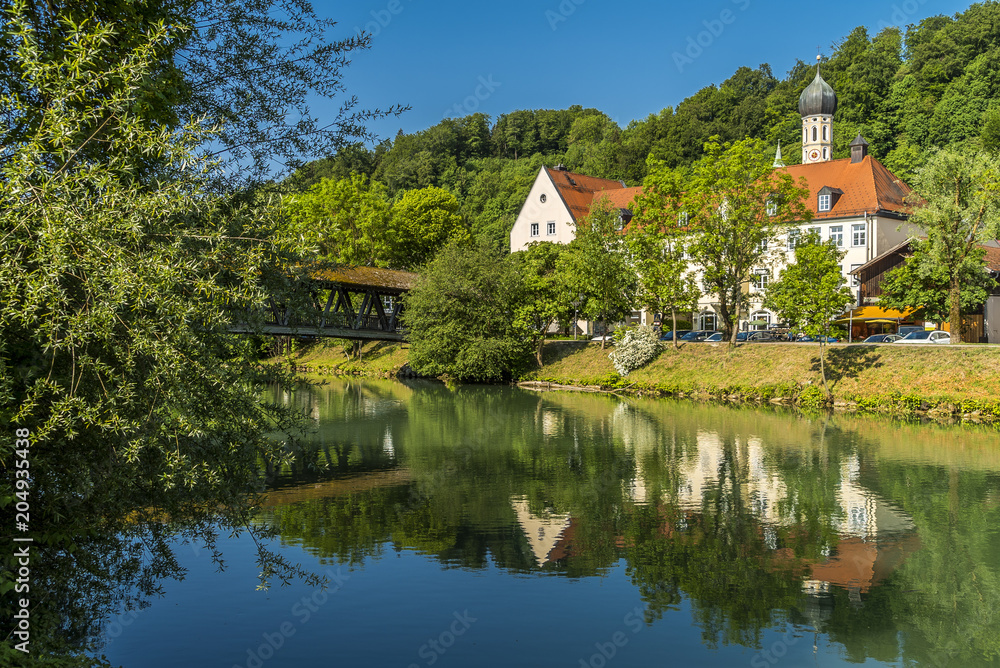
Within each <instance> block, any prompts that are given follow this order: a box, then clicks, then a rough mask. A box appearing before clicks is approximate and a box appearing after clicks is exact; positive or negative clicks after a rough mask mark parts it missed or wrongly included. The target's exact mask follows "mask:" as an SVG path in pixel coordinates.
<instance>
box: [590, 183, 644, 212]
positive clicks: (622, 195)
mask: <svg viewBox="0 0 1000 668" xmlns="http://www.w3.org/2000/svg"><path fill="white" fill-rule="evenodd" d="M640 193H642V186H639V187H637V188H619V189H618V190H601V191H600V192H596V193H594V195H593V202H594V203H595V204H596V203H597V202H598V201H599V200H606V201H607V202H609V203H610V204H611V206H613V207H614V208H616V209H629V210H631V209H632V200H634V199H635V197H636V195H639V194H640Z"/></svg>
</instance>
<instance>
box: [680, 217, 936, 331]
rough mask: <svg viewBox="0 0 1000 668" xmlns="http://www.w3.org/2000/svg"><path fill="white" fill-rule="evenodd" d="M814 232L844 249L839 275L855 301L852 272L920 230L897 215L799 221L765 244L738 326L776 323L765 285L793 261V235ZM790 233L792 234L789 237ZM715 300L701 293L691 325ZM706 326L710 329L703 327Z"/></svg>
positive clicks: (855, 284) (709, 311)
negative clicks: (764, 256) (746, 310)
mask: <svg viewBox="0 0 1000 668" xmlns="http://www.w3.org/2000/svg"><path fill="white" fill-rule="evenodd" d="M810 232H816V233H817V234H818V235H819V237H820V240H821V241H835V242H837V245H838V246H839V247H840V249H841V250H842V251H845V254H844V257H843V259H842V260H841V261H840V269H841V275H842V276H843V277H844V282H845V285H847V286H848V287H850V289H851V292H853V293H854V298H855V304H857V298H858V290H859V285H858V282H857V278H856V277H854V276H851V272H852V271H854V270H855V269H857V268H858V267H860V266H861V265H863V264H865V263H866V262H868V261H869V260H871V259H873V258H875V257H877V256H879V255H881V254H882V253H884V252H885V251H887V250H889V249H890V248H894V247H895V246H897V245H898V244H900V243H902V242H904V241H906V240H907V239H908V238H910V237H911V236H915V235H917V234H919V228H917V227H915V226H913V225H910V224H909V223H906V222H903V221H900V220H899V219H898V218H890V217H886V216H870V215H863V216H861V217H859V218H834V219H821V220H816V221H812V222H810V223H804V224H802V225H798V226H796V227H794V228H792V229H791V230H790V234H787V233H786V234H783V235H781V236H780V237H778V238H776V239H774V240H772V241H771V242H770V243H769V244H768V250H769V251H770V252H769V259H768V260H767V261H765V262H762V263H761V266H759V267H757V268H756V269H755V271H754V272H753V274H755V275H752V276H751V277H750V281H749V282H748V284H747V290H748V291H749V293H750V312H749V313H745V314H742V315H741V317H740V328H741V329H747V328H749V329H767V327H768V326H774V325H776V324H777V323H778V318H777V315H776V314H774V313H772V312H771V311H769V310H767V309H765V308H763V305H762V302H763V300H764V295H765V291H766V289H767V285H768V284H769V283H771V282H772V281H774V280H777V279H778V278H780V277H781V272H782V271H783V270H784V268H785V267H786V266H787V265H788V264H790V263H792V262H794V261H795V235H800V236H801V235H806V234H809V233H810ZM790 237H791V238H790ZM755 279H756V280H755ZM716 306H717V301H716V300H715V299H714V297H713V296H712V295H703V296H702V299H701V301H700V302H699V312H698V313H697V314H696V321H695V322H694V323H692V324H693V325H694V326H696V327H698V326H700V325H699V323H700V322H701V320H702V319H707V320H711V319H712V318H713V317H714V316H715V314H716V311H715V308H716ZM759 320H766V321H767V323H768V324H767V325H754V326H750V325H749V324H748V323H749V322H751V321H759ZM705 329H710V328H709V327H705Z"/></svg>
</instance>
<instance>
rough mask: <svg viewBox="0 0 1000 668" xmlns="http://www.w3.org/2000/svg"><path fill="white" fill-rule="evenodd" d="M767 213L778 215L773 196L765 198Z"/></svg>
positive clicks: (776, 204)
mask: <svg viewBox="0 0 1000 668" xmlns="http://www.w3.org/2000/svg"><path fill="white" fill-rule="evenodd" d="M767 215H769V216H777V215H778V203H777V202H775V201H774V198H772V197H768V198H767Z"/></svg>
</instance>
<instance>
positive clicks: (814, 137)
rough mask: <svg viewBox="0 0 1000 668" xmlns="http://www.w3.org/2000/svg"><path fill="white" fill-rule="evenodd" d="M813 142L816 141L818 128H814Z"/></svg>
mask: <svg viewBox="0 0 1000 668" xmlns="http://www.w3.org/2000/svg"><path fill="white" fill-rule="evenodd" d="M813 141H816V126H815V125H814V126H813Z"/></svg>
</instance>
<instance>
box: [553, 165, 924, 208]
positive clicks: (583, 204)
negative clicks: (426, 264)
mask: <svg viewBox="0 0 1000 668" xmlns="http://www.w3.org/2000/svg"><path fill="white" fill-rule="evenodd" d="M784 169H785V171H786V172H787V173H788V174H789V175H791V177H792V178H794V179H795V180H796V182H798V180H799V179H800V178H805V180H806V182H807V184H808V187H809V197H808V198H807V200H806V206H807V207H808V208H809V210H810V211H812V213H813V220H823V219H830V218H845V217H853V216H861V215H863V214H864V213H865V212H866V211H867V212H868V213H870V214H873V215H874V214H877V213H879V212H892V213H898V214H908V213H909V212H910V211H911V209H912V207H911V206H910V205H909V204H907V202H906V201H905V200H906V197H907V196H908V195H909V194H910V193H911V192H912V189H911V188H910V186H908V185H907V184H906V183H904V182H903V181H902V180H901V179H900V178H899V177H897V176H896V175H895V174H893V173H892V172H890V171H889V170H888V168H886V166H885V165H883V164H882V163H881V162H879V161H878V160H876V159H875V158H873V157H871V156H865V158H864V159H863V160H862V161H861V162H856V163H852V162H851V160H850V158H844V159H841V160H828V161H826V162H817V163H812V164H806V165H791V166H789V167H785V168H784ZM546 170H547V171H548V173H549V177H550V178H551V179H552V181H553V182H554V183H555V184H556V188H557V189H558V190H559V193H560V194H561V195H562V198H563V201H564V202H566V206H567V207H569V210H570V213H571V214H572V215H573V218H574V219H580V218H582V217H584V216H586V215H587V214H588V213H589V212H590V207H591V206H592V204H593V203H594V202H597V201H599V200H601V199H605V200H607V201H609V202H610V203H611V205H612V206H614V207H615V208H618V209H629V208H631V206H632V202H633V200H634V199H635V197H636V195H639V194H640V193H642V191H643V188H642V187H637V188H626V187H625V186H624V185H623V184H622V183H621V181H613V180H611V179H598V178H595V177H592V176H584V175H583V174H575V173H573V172H566V171H561V170H556V169H549V168H547V167H546ZM570 179H572V180H573V182H575V185H574V184H573V183H571V182H570ZM827 186H829V187H830V188H835V189H838V190H840V191H842V192H843V194H842V195H841V196H840V197H838V198H837V201H836V202H835V203H834V204H833V206H832V207H831V209H830V210H829V211H819V210H818V206H819V200H818V195H819V191H820V190H822V189H823V188H824V187H827Z"/></svg>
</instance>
